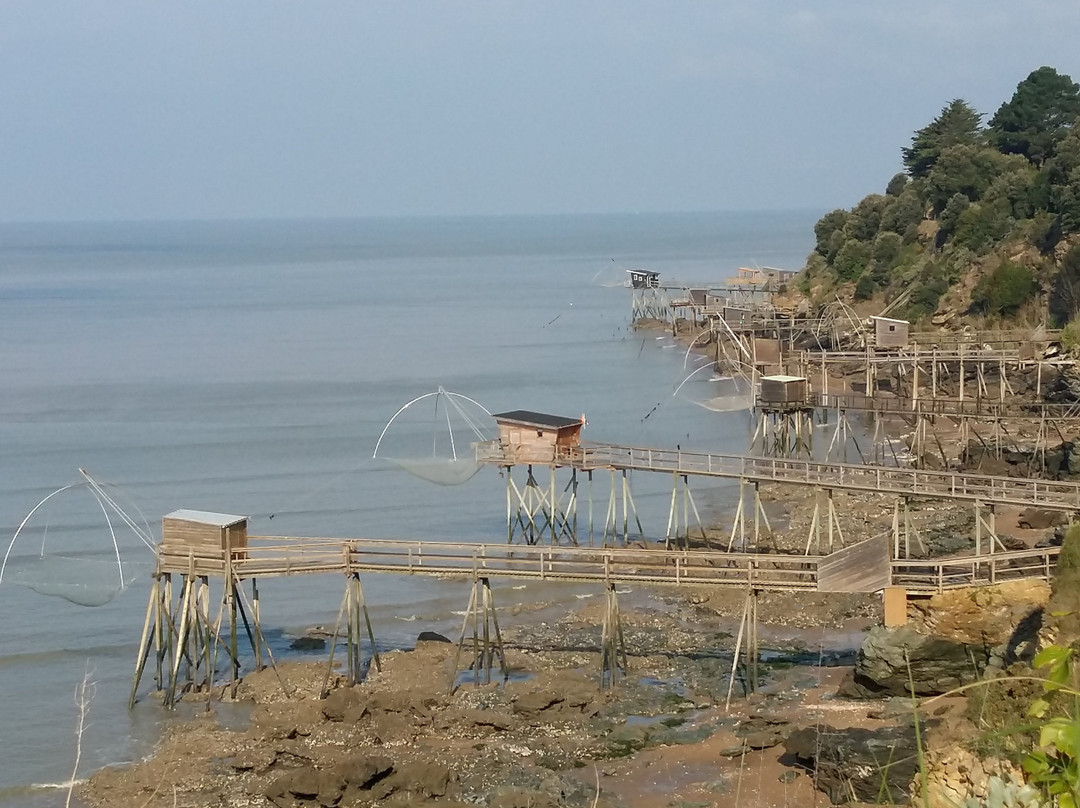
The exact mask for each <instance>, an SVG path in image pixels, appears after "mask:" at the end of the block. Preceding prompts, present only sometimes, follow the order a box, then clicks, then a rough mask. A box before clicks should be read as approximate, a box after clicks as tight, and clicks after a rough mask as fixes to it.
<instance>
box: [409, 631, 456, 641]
mask: <svg viewBox="0 0 1080 808" xmlns="http://www.w3.org/2000/svg"><path fill="white" fill-rule="evenodd" d="M416 641H417V642H418V643H419V642H447V643H448V642H452V641H451V640H450V638H449V637H444V636H443V635H442V634H440V633H439V632H437V631H421V632H420V633H419V634H417V635H416Z"/></svg>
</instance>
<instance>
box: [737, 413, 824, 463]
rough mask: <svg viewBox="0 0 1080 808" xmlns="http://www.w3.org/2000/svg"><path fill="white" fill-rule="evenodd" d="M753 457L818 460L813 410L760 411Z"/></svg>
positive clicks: (753, 444) (753, 436)
mask: <svg viewBox="0 0 1080 808" xmlns="http://www.w3.org/2000/svg"><path fill="white" fill-rule="evenodd" d="M750 453H751V454H754V453H757V454H760V455H762V456H763V457H807V458H812V457H813V456H814V409H813V408H812V407H782V408H772V407H759V408H758V417H757V423H756V425H755V426H754V433H753V435H752V436H751V437H750Z"/></svg>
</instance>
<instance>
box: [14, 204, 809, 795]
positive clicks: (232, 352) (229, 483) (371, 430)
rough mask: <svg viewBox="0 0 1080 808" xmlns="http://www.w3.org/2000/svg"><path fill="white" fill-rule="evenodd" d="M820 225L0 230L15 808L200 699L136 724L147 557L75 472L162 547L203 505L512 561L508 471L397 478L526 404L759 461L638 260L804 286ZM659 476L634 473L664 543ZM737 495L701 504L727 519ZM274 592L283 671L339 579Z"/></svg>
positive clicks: (456, 585) (374, 602)
mask: <svg viewBox="0 0 1080 808" xmlns="http://www.w3.org/2000/svg"><path fill="white" fill-rule="evenodd" d="M821 212H822V211H814V210H802V211H783V212H765V213H762V212H735V213H694V214H637V215H590V216H493V217H432V218H369V219H357V220H318V221H307V220H305V221H218V222H138V223H36V224H3V225H0V551H3V552H5V570H4V573H3V580H0V705H2V708H0V750H2V753H0V806H20V807H22V806H46V805H59V804H62V803H63V801H64V799H65V797H66V794H67V785H66V784H68V783H69V782H70V781H71V780H72V779H73V778H75V779H80V778H84V777H86V776H87V775H89V774H90V773H92V772H93V771H95V770H96V769H99V768H101V767H103V766H108V765H113V764H117V763H123V762H127V761H133V760H137V759H139V758H141V757H143V756H145V755H147V754H148V753H149V751H150V750H151V749H152V747H153V744H154V743H155V741H156V740H157V739H158V738H159V737H160V735H161V733H162V731H163V729H164V728H166V727H167V726H168V725H169V723H170V722H172V721H175V720H177V718H178V716H183V715H185V714H190V712H191V710H193V709H196V708H186V709H187V712H186V713H185V710H180V711H177V712H170V711H167V710H165V709H164V708H163V707H162V706H161V705H160V703H159V702H158V701H156V700H155V699H154V698H152V697H151V696H150V693H149V691H150V690H151V689H152V687H153V683H152V681H151V680H150V678H149V677H147V679H144V681H143V682H142V684H141V686H140V690H139V694H138V702H137V704H136V705H135V707H134V709H128V703H127V702H128V695H129V691H130V688H131V677H132V673H133V671H134V667H135V657H136V651H137V645H138V640H139V634H140V631H141V628H142V622H143V617H144V614H145V610H146V600H147V596H148V592H149V580H150V578H149V572H150V570H151V568H152V561H153V556H152V552H151V550H150V549H148V547H147V546H146V545H145V543H144V541H143V539H142V538H140V537H139V535H138V533H137V532H136V531H134V530H132V529H130V528H129V527H128V526H127V525H126V524H125V523H124V522H123V520H122V519H121V517H119V516H118V515H117V512H116V511H114V510H112V508H111V507H103V506H102V504H101V502H100V499H99V498H98V497H95V496H94V495H93V493H92V490H91V488H90V487H89V486H88V485H87V484H86V479H87V478H86V477H84V476H83V475H82V473H81V472H80V469H83V470H85V472H86V474H88V475H89V477H90V478H91V479H93V480H94V481H95V482H96V483H97V484H98V485H100V486H101V490H102V491H104V492H107V493H108V494H109V497H110V499H112V501H114V502H115V503H116V504H117V505H118V506H119V508H120V509H121V510H122V511H123V512H124V513H125V514H127V515H128V516H129V517H130V518H131V520H132V521H133V522H134V523H135V524H136V525H138V526H140V529H141V530H143V531H146V532H148V533H150V534H151V535H152V536H155V537H156V536H160V524H161V517H162V516H163V515H164V514H166V513H169V512H170V511H173V510H175V509H178V508H192V509H198V510H204V511H215V512H222V513H228V514H237V515H243V516H247V517H249V532H251V533H254V534H261V535H283V536H329V537H349V536H357V537H369V538H371V537H373V538H406V539H425V540H448V541H450V540H452V541H469V542H481V541H486V542H501V541H505V540H506V482H505V480H504V479H501V478H500V474H499V471H498V470H497V469H495V468H487V467H485V468H481V469H479V471H478V472H477V473H476V474H475V475H474V476H471V477H469V478H468V479H465V480H461V479H460V478H459V479H457V480H448V479H438V478H437V475H431V474H420V475H418V474H416V473H411V472H410V471H409V470H408V469H409V468H410V467H411V468H412V469H413V471H415V470H416V469H417V468H419V467H420V466H418V463H419V461H422V460H423V461H425V462H426V461H428V460H431V461H437V462H433V463H432V464H431V466H432V468H437V467H438V466H439V464H440V463H441V462H442V461H445V460H452V459H453V457H457V458H458V460H459V461H460V460H462V459H465V458H467V457H468V456H469V451H470V449H469V446H470V442H472V441H475V440H477V439H479V437H480V436H482V435H489V434H490V430H491V426H492V422H491V420H490V418H489V417H488V415H487V413H492V412H500V411H506V410H515V409H525V410H534V411H539V412H544V413H552V414H557V415H565V416H570V417H578V416H579V415H584V416H585V417H586V420H587V426H586V427H585V431H584V433H583V438H584V439H585V440H590V441H601V442H612V443H622V444H632V445H637V446H655V447H668V448H672V447H675V446H677V445H678V446H681V447H682V448H684V449H693V450H700V451H709V450H711V451H717V452H743V451H745V450H746V447H747V443H748V439H749V434H750V432H749V416H748V414H747V413H746V412H745V411H732V412H717V411H715V410H716V408H715V407H710V406H707V402H708V401H711V400H715V399H716V397H717V396H722V395H723V394H724V391H723V390H722V389H721V388H722V387H723V385H725V384H726V383H728V382H727V380H724V379H722V378H717V377H716V376H715V375H714V374H713V373H712V371H711V370H710V369H709V368H707V367H704V366H703V361H704V360H703V359H702V358H701V357H698V356H696V355H694V354H693V353H691V354H687V352H686V350H685V348H684V347H680V346H679V345H677V344H676V343H675V342H674V341H673V340H672V339H671V338H670V336H668V335H666V334H665V333H664V332H663V331H635V330H634V329H633V328H631V323H630V317H631V291H630V290H629V289H628V288H626V285H625V280H626V277H627V274H626V270H628V269H636V268H644V269H650V270H654V271H657V272H659V273H660V277H661V280H662V281H664V282H668V281H672V282H675V281H680V282H685V283H702V284H723V282H724V280H725V279H726V278H728V277H731V276H732V275H733V274H734V272H735V269H736V268H737V267H739V266H751V267H752V266H774V267H781V268H793V269H797V268H800V267H802V265H803V264H804V262H805V258H806V256H807V254H808V253H809V251H810V249H811V248H812V244H813V224H814V221H815V220H816V219H817V218H818V216H819V215H820V213H821ZM439 391H443V392H442V393H441V394H439ZM377 445H378V446H379V452H378V453H376V451H375V449H376V446H377ZM662 476H663V475H648V474H638V475H636V476H635V477H633V479H632V480H631V485H632V490H633V492H634V499H635V503H636V506H637V510H638V514H639V517H640V519H641V521H642V526H643V528H644V531H645V534H646V536H647V537H648V538H649V539H650V540H652V539H656V538H658V537H662V536H663V534H664V531H665V529H666V521H667V514H668V500H669V498H670V486H671V481H670V479H659V478H660V477H662ZM654 478H655V479H654ZM447 482H454V483H456V484H444V483H447ZM66 486H70V487H66ZM733 490H734V489H733V488H732V487H731V486H729V485H727V484H724V483H718V484H715V485H711V486H710V485H702V486H700V487H698V488H695V491H694V495H695V497H696V501H697V503H698V505H699V507H701V508H702V509H703V510H704V511H706V513H720V512H723V511H724V510H725V508H730V505H731V500H732V495H733ZM43 500H44V502H43V503H42V501H43ZM703 515H704V514H703ZM517 586H518V587H520V584H519V585H517ZM364 588H365V593H366V596H367V599H368V601H369V603H370V604H371V607H372V618H373V623H374V630H375V634H376V637H377V639H378V642H379V645H380V647H383V648H409V647H411V645H412V643H413V642H414V641H415V638H416V634H417V633H418V631H420V630H424V629H433V630H441V631H445V632H447V633H449V632H452V631H454V629H453V625H454V623H455V622H456V621H459V620H460V617H457V616H455V612H460V610H462V609H464V608H465V606H466V603H467V598H468V592H467V584H465V583H462V582H456V581H443V580H427V579H420V578H401V577H395V576H381V577H380V576H376V575H373V576H368V577H367V578H365V580H364ZM502 588H503V589H504V592H505V589H507V588H509V587H508V586H507V587H502ZM499 589H500V585H499V584H498V583H496V595H495V596H496V602H497V603H498V599H499V598H500V597H501V595H500V593H499ZM261 596H262V619H263V623H264V626H265V630H266V633H267V635H268V637H269V638H270V640H271V644H272V647H273V649H274V652H275V656H276V657H277V658H278V659H289V658H298V657H300V656H301V654H300V652H297V651H292V650H291V649H290V642H291V640H292V638H294V637H296V636H299V635H300V634H302V633H303V632H304V631H305V630H306V629H307V628H308V627H310V626H314V625H324V626H325V625H333V622H334V620H335V615H336V613H337V610H338V606H339V603H340V599H341V596H342V588H341V587H340V586H339V585H338V583H337V582H335V581H333V580H332V579H328V578H326V577H318V578H294V579H281V580H273V581H266V582H264V583H263V585H262V586H261ZM510 596H512V597H514V598H518V599H528V598H546V597H550V592H548V591H547V590H546V589H544V587H543V586H541V585H534V584H528V585H527V586H526V587H525V589H520V588H515V589H514V591H513V592H512V593H507V597H510ZM504 621H506V622H512V618H510V617H506V618H504ZM312 658H315V659H317V658H318V655H315V656H314V657H312ZM84 681H86V682H87V683H89V687H87V688H84V689H82V691H80V683H82V682H84ZM80 692H82V693H83V694H84V695H83V697H82V698H81V701H82V706H80ZM84 710H85V714H84V716H83V722H84V723H83V728H82V731H81V733H80V732H79V731H78V726H79V721H80V713H81V712H83V711H84Z"/></svg>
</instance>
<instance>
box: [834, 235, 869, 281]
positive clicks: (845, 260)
mask: <svg viewBox="0 0 1080 808" xmlns="http://www.w3.org/2000/svg"><path fill="white" fill-rule="evenodd" d="M869 263H870V245H869V244H867V243H865V242H863V241H856V240H855V239H848V240H847V241H845V242H844V245H843V246H842V247H841V248H840V250H839V251H838V252H837V253H836V259H835V260H834V261H833V268H834V269H835V270H836V276H837V277H838V278H839V279H840V280H842V281H853V280H856V279H857V278H858V277H859V276H860V275H862V274H863V272H865V271H866V267H867V264H869Z"/></svg>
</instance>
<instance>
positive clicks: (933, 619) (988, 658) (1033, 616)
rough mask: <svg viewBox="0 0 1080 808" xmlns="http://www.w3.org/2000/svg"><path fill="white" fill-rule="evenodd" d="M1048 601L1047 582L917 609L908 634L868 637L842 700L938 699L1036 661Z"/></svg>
mask: <svg viewBox="0 0 1080 808" xmlns="http://www.w3.org/2000/svg"><path fill="white" fill-rule="evenodd" d="M1049 598H1050V587H1049V585H1048V584H1046V583H1045V582H1043V581H1010V582H1007V583H1003V584H998V585H997V586H993V587H972V588H968V589H956V590H951V591H949V592H944V593H941V594H938V595H934V596H933V597H932V598H930V599H929V600H928V601H925V602H924V603H922V604H917V605H915V606H914V607H913V609H912V611H913V620H912V622H911V623H909V624H908V625H906V626H902V627H900V628H895V629H888V628H884V627H881V626H879V627H876V628H874V629H871V631H870V632H869V634H867V636H866V639H865V640H864V641H863V645H862V648H860V649H859V655H858V658H857V659H856V662H855V668H854V670H853V671H852V674H851V676H849V677H848V679H846V680H845V681H844V683H843V684H842V685H841V688H840V694H841V695H843V696H848V697H851V698H885V697H889V696H906V695H910V694H911V692H912V689H914V692H915V694H916V695H918V696H934V695H938V694H940V693H945V692H947V691H948V690H951V689H953V688H956V687H959V686H961V685H964V684H968V683H969V682H974V681H977V680H978V679H980V678H982V677H983V676H985V675H986V671H987V669H991V670H1003V669H1004V668H1006V667H1008V666H1009V665H1011V664H1013V663H1014V662H1016V661H1018V660H1030V659H1031V657H1032V656H1033V655H1034V653H1035V646H1036V642H1037V638H1038V633H1039V629H1040V628H1041V627H1042V617H1043V613H1044V610H1045V608H1046V604H1047V603H1048V602H1049Z"/></svg>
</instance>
